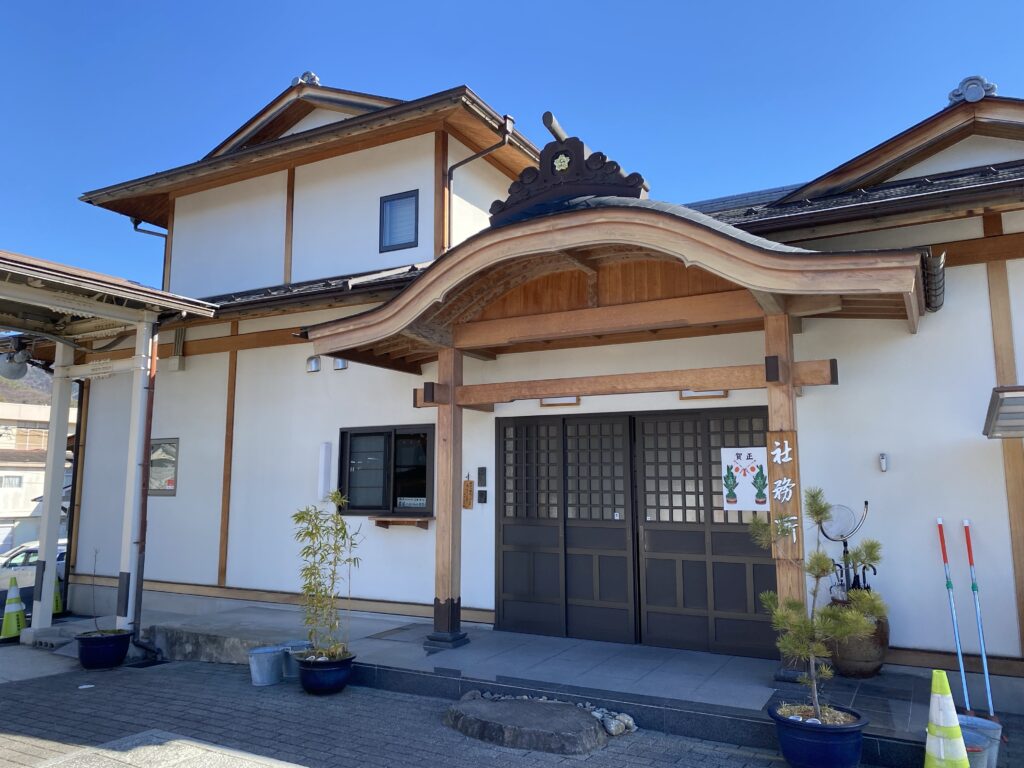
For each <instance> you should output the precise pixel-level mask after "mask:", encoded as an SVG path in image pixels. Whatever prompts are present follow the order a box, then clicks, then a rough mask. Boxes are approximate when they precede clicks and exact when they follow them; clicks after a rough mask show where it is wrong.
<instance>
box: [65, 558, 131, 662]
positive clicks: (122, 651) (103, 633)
mask: <svg viewBox="0 0 1024 768" xmlns="http://www.w3.org/2000/svg"><path fill="white" fill-rule="evenodd" d="M99 558H100V551H99V550H98V549H94V550H93V551H92V580H91V582H90V597H91V600H92V616H93V619H92V621H93V626H94V627H95V629H91V630H89V631H88V632H81V633H80V634H77V635H75V640H77V641H78V642H77V645H78V663H79V664H81V665H82V667H84V668H85V669H110V668H111V667H117V666H120V664H121V663H122V662H123V661H124V660H125V657H126V656H127V655H128V648H129V647H130V645H131V640H132V633H131V632H130V631H129V630H127V629H100V617H99V615H98V614H97V613H96V567H97V564H98V563H99Z"/></svg>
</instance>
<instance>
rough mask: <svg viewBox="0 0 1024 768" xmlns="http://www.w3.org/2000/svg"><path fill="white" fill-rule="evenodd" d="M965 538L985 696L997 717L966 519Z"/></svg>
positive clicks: (993, 714)
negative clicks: (993, 702) (976, 618)
mask: <svg viewBox="0 0 1024 768" xmlns="http://www.w3.org/2000/svg"><path fill="white" fill-rule="evenodd" d="M964 538H966V539H967V562H968V563H970V565H971V591H972V592H974V613H975V615H976V616H977V617H978V644H979V646H980V650H981V671H982V672H983V673H984V675H985V697H986V698H987V699H988V702H987V703H988V714H989V717H995V715H996V711H995V707H993V706H992V683H991V680H990V678H989V674H988V653H987V652H986V651H985V628H984V627H983V626H982V623H981V600H980V599H979V597H978V575H977V572H976V571H975V570H974V548H973V547H972V546H971V521H970V520H966V519H965V520H964Z"/></svg>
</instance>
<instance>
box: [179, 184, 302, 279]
mask: <svg viewBox="0 0 1024 768" xmlns="http://www.w3.org/2000/svg"><path fill="white" fill-rule="evenodd" d="M286 185H287V174H286V173H285V172H283V171H282V172H280V173H273V174H270V175H267V176H260V177H258V178H255V179H248V180H246V181H239V182H236V183H234V184H228V185H226V186H223V187H217V188H215V189H210V190H207V191H205V192H197V193H195V194H192V195H185V196H183V197H179V198H177V199H176V200H175V203H174V233H173V237H172V238H171V292H172V293H177V294H181V295H184V296H197V297H204V296H215V295H218V294H222V293H229V292H231V291H241V290H246V289H251V288H262V287H265V286H269V285H279V284H280V283H281V282H282V281H283V279H284V223H285V201H286V198H287V190H286Z"/></svg>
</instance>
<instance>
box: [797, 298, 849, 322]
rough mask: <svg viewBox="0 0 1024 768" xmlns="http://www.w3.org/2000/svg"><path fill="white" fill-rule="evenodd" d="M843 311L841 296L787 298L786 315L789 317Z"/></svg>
mask: <svg viewBox="0 0 1024 768" xmlns="http://www.w3.org/2000/svg"><path fill="white" fill-rule="evenodd" d="M842 309H843V298H842V296H836V295H834V294H833V295H830V296H810V295H807V296H787V297H786V314H787V315H789V316H790V317H808V316H809V315H827V314H830V313H832V312H840V311H842Z"/></svg>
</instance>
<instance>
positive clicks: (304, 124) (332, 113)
mask: <svg viewBox="0 0 1024 768" xmlns="http://www.w3.org/2000/svg"><path fill="white" fill-rule="evenodd" d="M350 117H352V115H351V114H350V113H347V112H338V111H336V110H333V109H323V108H322V107H318V108H317V109H314V110H313V111H312V112H310V113H309V114H308V115H306V116H305V117H304V118H302V119H301V120H299V122H297V123H296V124H295V125H293V126H292V127H291V128H289V129H288V130H287V131H285V132H284V133H282V134H281V135H282V136H291V135H292V134H293V133H302V132H303V131H310V130H312V129H314V128H319V127H320V126H323V125H330V124H331V123H340V122H341V121H342V120H347V119H348V118H350Z"/></svg>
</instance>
